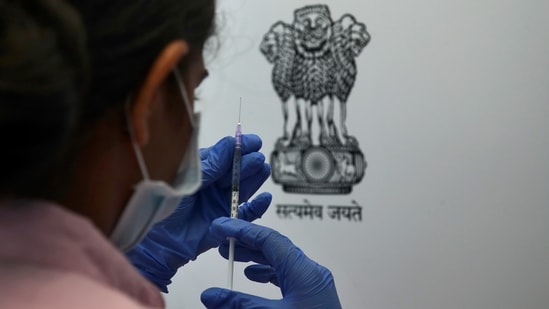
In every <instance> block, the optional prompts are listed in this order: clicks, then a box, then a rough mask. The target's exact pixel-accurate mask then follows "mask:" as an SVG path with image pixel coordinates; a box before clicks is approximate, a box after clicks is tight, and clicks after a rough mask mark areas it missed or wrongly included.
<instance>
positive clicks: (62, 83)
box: [0, 0, 340, 308]
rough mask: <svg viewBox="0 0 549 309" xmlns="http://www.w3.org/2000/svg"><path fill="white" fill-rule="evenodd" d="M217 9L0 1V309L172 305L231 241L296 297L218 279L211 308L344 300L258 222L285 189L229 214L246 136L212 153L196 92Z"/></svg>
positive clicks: (247, 189)
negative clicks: (185, 273)
mask: <svg viewBox="0 0 549 309" xmlns="http://www.w3.org/2000/svg"><path fill="white" fill-rule="evenodd" d="M214 11H215V2H214V1H207V0H185V1H183V0H163V1H161V0H157V1H147V0H134V1H126V0H109V1H107V0H79V1H76V0H75V1H67V2H63V1H59V0H34V1H18V0H0V15H1V27H0V32H1V34H0V35H1V41H0V44H1V49H0V138H1V140H2V141H3V143H4V144H3V150H2V154H1V156H2V157H1V158H0V164H1V165H2V176H1V177H0V308H144V307H154V308H161V307H163V302H162V297H161V295H160V292H159V289H160V290H164V291H165V290H166V286H167V284H169V282H170V278H171V277H172V276H173V274H174V273H175V271H176V270H177V268H178V267H180V266H182V265H184V264H185V263H186V262H187V261H189V260H191V259H194V258H196V256H197V255H199V254H200V253H202V252H204V251H206V250H208V249H210V248H213V247H217V246H218V245H221V246H220V252H221V253H222V254H223V255H224V256H227V244H226V239H227V237H234V238H235V239H236V240H237V242H238V246H237V252H236V259H237V260H240V261H255V262H257V263H258V264H257V265H254V266H250V267H248V268H247V269H246V275H247V276H248V277H249V278H250V279H251V280H255V281H260V282H272V283H274V284H277V285H278V286H280V288H281V290H282V295H283V298H282V299H280V300H266V299H263V298H259V297H256V296H252V295H246V294H242V293H238V292H234V291H228V290H223V289H218V288H212V289H208V290H206V291H205V292H204V293H203V294H202V297H201V299H202V301H203V303H204V304H205V305H206V307H208V308H234V307H243V308H258V307H261V308H286V307H296V308H311V307H314V308H339V307H340V304H339V300H338V297H337V292H336V289H335V284H334V281H333V278H332V275H331V273H330V272H329V271H328V270H327V269H326V268H324V267H322V266H320V265H318V264H316V263H315V262H314V261H312V260H310V259H308V258H307V257H306V256H305V255H304V254H303V252H301V251H300V250H299V249H298V248H297V247H295V246H294V245H293V244H292V243H291V242H290V241H289V240H288V239H287V238H285V237H284V236H282V235H280V234H279V233H277V232H276V231H273V230H271V229H269V228H266V227H261V226H258V225H254V224H252V223H249V222H248V221H252V220H254V219H255V218H257V217H260V216H261V215H262V214H263V213H264V212H265V210H266V208H267V207H268V205H269V203H270V200H271V197H270V194H268V193H264V194H261V195H259V196H258V197H257V198H256V199H254V200H252V201H251V202H250V203H245V205H244V206H243V207H241V209H240V210H239V218H241V219H243V220H241V219H229V218H226V216H228V209H226V208H227V207H226V206H225V205H227V201H228V196H229V195H228V192H229V191H228V190H229V187H228V186H229V185H228V184H229V183H230V173H229V169H230V165H231V159H232V158H231V155H230V153H231V152H230V151H227V150H229V149H232V147H233V146H234V140H233V139H232V138H225V139H222V140H221V141H220V142H219V143H218V144H216V145H214V146H213V147H211V148H209V149H203V150H201V151H200V153H198V148H197V146H196V142H197V134H198V128H199V119H200V117H199V115H198V114H196V113H195V112H194V106H193V101H194V95H193V90H194V89H195V88H196V87H197V86H198V85H199V84H200V82H201V81H202V80H203V79H204V78H205V77H206V76H207V72H206V70H205V66H204V61H203V58H202V51H203V46H204V42H205V41H206V40H207V39H208V37H209V36H210V35H211V34H212V32H213V28H214V26H213V16H214ZM260 147H261V140H260V139H259V138H258V137H257V136H254V135H247V136H245V137H244V139H243V153H244V156H243V164H242V166H243V170H242V175H243V177H242V184H241V187H242V194H241V196H240V198H241V200H243V201H245V200H247V199H248V198H249V197H250V196H251V195H252V194H253V193H255V191H256V190H257V189H258V188H259V187H260V186H261V184H262V183H263V182H264V181H265V179H266V178H267V177H268V175H269V173H270V170H269V167H268V165H267V164H265V163H264V157H263V155H262V154H260V153H259V152H258V151H259V148H260ZM199 160H200V161H199ZM200 165H202V170H200ZM201 175H202V181H201ZM199 187H200V190H199V191H198V192H196V193H194V192H195V191H196V190H197V189H198V188H199ZM193 193H194V194H193ZM183 196H186V197H185V198H183V200H182V201H181V198H182V197H183ZM180 201H181V202H180ZM123 253H126V254H127V256H128V257H129V259H130V261H131V262H132V263H133V264H134V265H135V267H136V268H137V270H136V268H134V266H132V264H131V263H130V262H129V261H128V259H127V257H126V256H124V255H123ZM139 273H141V274H142V275H144V276H145V277H146V278H148V279H149V280H147V279H145V278H144V277H143V276H141V275H140V274H139ZM149 282H152V283H154V285H153V284H151V283H149ZM155 285H156V286H155Z"/></svg>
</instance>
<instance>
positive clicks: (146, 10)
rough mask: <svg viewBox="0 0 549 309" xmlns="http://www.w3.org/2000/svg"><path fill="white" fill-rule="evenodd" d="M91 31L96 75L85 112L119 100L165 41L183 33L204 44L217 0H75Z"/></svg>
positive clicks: (96, 112) (89, 114) (95, 112)
mask: <svg viewBox="0 0 549 309" xmlns="http://www.w3.org/2000/svg"><path fill="white" fill-rule="evenodd" d="M70 2H71V3H72V4H73V5H74V6H75V7H76V8H77V10H78V11H79V12H80V14H81V16H82V18H83V20H84V24H85V25H86V31H87V36H88V50H89V52H90V56H91V67H92V70H93V71H92V81H91V83H90V88H89V94H88V96H87V101H86V102H85V110H84V117H85V119H86V121H90V120H91V121H93V120H95V119H96V118H97V117H99V116H100V115H101V114H102V113H103V111H104V109H105V107H109V106H113V105H115V104H120V102H123V101H124V99H125V98H126V97H127V96H128V94H129V92H130V91H131V90H133V89H135V88H136V87H137V86H138V85H139V84H140V83H141V82H142V79H143V77H144V76H146V74H147V71H148V70H149V69H150V66H151V65H152V62H153V61H154V59H155V58H156V56H158V54H159V52H160V51H161V49H162V48H164V46H165V45H166V44H167V43H168V42H170V41H172V40H174V39H176V38H184V39H185V40H187V41H188V42H189V43H190V44H191V48H193V47H194V48H198V49H201V48H202V47H203V45H204V42H205V41H206V39H207V38H208V37H210V35H211V34H212V32H213V18H214V13H215V0H154V1H153V0H131V1H128V0H85V1H83V0H71V1H70Z"/></svg>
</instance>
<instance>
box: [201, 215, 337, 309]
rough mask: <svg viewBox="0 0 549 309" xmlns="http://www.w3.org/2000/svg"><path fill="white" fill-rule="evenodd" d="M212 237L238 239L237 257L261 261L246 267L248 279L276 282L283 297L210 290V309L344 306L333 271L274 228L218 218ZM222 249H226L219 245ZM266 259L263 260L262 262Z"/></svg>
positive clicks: (205, 300)
mask: <svg viewBox="0 0 549 309" xmlns="http://www.w3.org/2000/svg"><path fill="white" fill-rule="evenodd" d="M210 234H211V235H212V236H211V237H213V238H215V239H217V240H218V241H219V242H223V241H224V240H225V239H226V238H227V237H234V238H235V239H236V240H237V246H236V249H235V260H240V259H241V260H243V261H246V260H252V261H256V262H258V263H260V264H265V265H259V266H253V267H249V268H247V269H246V275H247V276H248V278H250V279H252V280H254V281H258V282H273V283H275V284H277V285H278V286H279V287H280V289H281V292H282V295H283V299H280V300H269V299H265V298H261V297H257V296H253V295H248V294H244V293H239V292H234V291H228V290H224V289H208V290H206V291H205V292H203V294H202V295H201V300H202V302H203V303H204V304H205V305H206V307H208V308H240V307H245V308H273V309H274V308H323V309H337V308H341V304H340V302H339V298H338V295H337V291H336V288H335V283H334V280H333V277H332V274H331V272H330V271H329V270H328V269H327V268H325V267H323V266H322V265H319V264H318V263H316V262H315V261H313V260H311V259H309V258H308V257H307V256H306V255H305V254H304V253H303V252H302V251H301V250H300V249H299V248H297V247H296V246H295V245H294V244H293V243H292V242H291V241H290V240H289V239H288V238H287V237H285V236H283V235H281V234H280V233H278V232H277V231H275V230H272V229H270V228H266V227H262V226H259V225H255V224H253V223H249V222H246V221H243V220H239V219H229V218H218V219H216V220H214V221H213V222H212V225H211V227H210ZM220 250H225V249H222V247H220ZM262 260H263V261H262Z"/></svg>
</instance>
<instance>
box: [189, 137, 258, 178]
mask: <svg viewBox="0 0 549 309" xmlns="http://www.w3.org/2000/svg"><path fill="white" fill-rule="evenodd" d="M262 143H263V142H262V141H261V138H259V136H257V135H255V134H243V135H242V156H243V157H244V156H245V155H247V154H249V153H254V152H257V151H259V149H261V146H262ZM234 147H235V138H234V137H230V136H227V137H224V138H222V139H221V140H220V141H218V142H217V143H216V144H215V145H213V146H211V147H209V148H203V149H201V150H200V160H201V164H202V185H203V186H207V185H209V184H211V183H212V182H215V181H217V180H218V179H219V177H220V176H222V175H224V174H225V172H227V171H229V170H230V168H231V166H232V164H233V162H232V160H233V151H234ZM263 161H265V159H264V158H263Z"/></svg>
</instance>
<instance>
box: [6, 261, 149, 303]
mask: <svg viewBox="0 0 549 309" xmlns="http://www.w3.org/2000/svg"><path fill="white" fill-rule="evenodd" d="M0 308H29V309H32V308H60V309H63V308H71V309H72V308H81V309H87V308H90V309H91V308H94V309H95V308H117V309H118V308H124V309H125V308H127V309H144V308H149V307H144V306H143V305H141V304H139V303H137V302H135V301H134V300H133V299H131V298H130V297H129V296H127V295H125V294H123V293H122V292H121V291H118V290H115V289H113V288H111V287H109V286H105V285H103V284H101V283H99V282H97V281H94V280H92V279H90V278H87V277H85V276H82V275H80V274H77V273H71V272H63V271H58V270H52V269H47V268H43V267H37V266H34V265H27V264H21V263H18V262H6V261H0Z"/></svg>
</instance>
